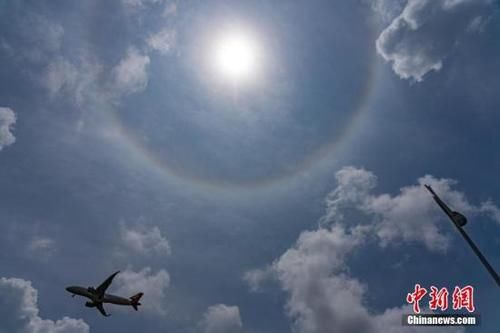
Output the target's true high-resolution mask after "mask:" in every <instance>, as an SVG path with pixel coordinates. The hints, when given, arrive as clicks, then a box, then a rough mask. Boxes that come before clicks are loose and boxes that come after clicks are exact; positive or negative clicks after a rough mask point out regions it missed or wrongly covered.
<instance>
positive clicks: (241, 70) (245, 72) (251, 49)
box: [214, 32, 257, 81]
mask: <svg viewBox="0 0 500 333" xmlns="http://www.w3.org/2000/svg"><path fill="white" fill-rule="evenodd" d="M256 62H257V47H256V45H255V42H254V41H253V39H252V38H250V37H249V36H248V35H246V34H244V33H241V32H234V33H230V34H227V35H225V36H223V37H222V38H221V39H220V40H219V41H218V42H217V44H216V45H215V49H214V64H215V67H216V69H217V71H218V72H219V73H220V74H222V75H224V76H226V77H227V78H229V79H232V80H234V81H240V80H243V79H247V78H248V77H249V76H250V75H251V74H252V73H253V72H254V70H255V67H256Z"/></svg>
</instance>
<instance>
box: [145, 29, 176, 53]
mask: <svg viewBox="0 0 500 333" xmlns="http://www.w3.org/2000/svg"><path fill="white" fill-rule="evenodd" d="M175 41H176V33H175V31H174V30H172V29H169V28H165V29H162V30H160V31H158V32H157V33H155V34H153V35H151V36H149V38H148V39H147V44H148V46H149V47H150V48H151V49H153V50H156V51H158V52H160V53H161V54H163V55H165V54H168V53H169V52H170V51H171V50H172V48H173V47H174V46H175Z"/></svg>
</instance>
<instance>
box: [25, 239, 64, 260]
mask: <svg viewBox="0 0 500 333" xmlns="http://www.w3.org/2000/svg"><path fill="white" fill-rule="evenodd" d="M56 250H57V249H56V243H55V241H54V240H53V239H51V238H48V237H41V236H36V237H33V239H31V241H30V243H29V245H28V252H29V254H30V255H31V256H35V257H36V258H37V259H41V258H44V259H46V258H48V257H50V256H52V255H53V254H54V253H55V252H56Z"/></svg>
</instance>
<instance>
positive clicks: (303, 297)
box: [272, 224, 463, 333]
mask: <svg viewBox="0 0 500 333" xmlns="http://www.w3.org/2000/svg"><path fill="white" fill-rule="evenodd" d="M367 237H368V229H366V228H364V227H360V226H356V227H355V228H353V229H350V230H348V229H347V228H346V227H345V226H341V225H339V224H336V225H334V226H332V227H331V229H325V228H320V229H318V230H315V231H304V232H302V234H301V235H300V236H299V239H298V240H297V242H296V243H295V245H294V246H293V247H291V248H290V249H288V250H287V251H286V252H285V253H284V254H283V255H282V256H281V257H280V258H279V259H278V260H276V261H275V262H274V263H273V264H272V269H273V272H274V276H275V278H276V279H277V280H278V281H279V283H280V285H281V287H282V289H283V290H284V291H285V292H286V293H287V294H288V301H287V304H286V311H287V315H288V316H289V317H290V318H291V320H292V325H293V331H294V332H297V333H324V332H343V333H351V332H353V333H354V332H364V333H386V332H391V333H398V332H423V331H425V332H427V331H428V330H426V329H427V328H426V329H424V330H422V328H415V329H413V328H412V329H408V328H407V327H403V326H402V325H401V318H402V314H403V313H411V311H410V310H408V309H407V308H391V309H387V310H386V311H385V312H383V313H381V314H374V313H372V312H371V311H370V310H369V309H368V308H367V307H366V305H365V302H366V300H365V295H366V292H367V289H368V288H367V286H365V285H363V284H362V283H360V282H359V281H358V280H357V279H355V278H353V277H351V276H350V275H349V273H348V272H349V270H348V267H346V266H345V261H346V259H347V257H348V256H349V255H350V254H351V253H352V252H353V251H354V250H355V249H357V248H359V247H360V246H361V245H362V244H363V243H364V242H365V241H366V239H367ZM441 331H442V332H463V329H462V328H458V329H455V328H450V329H448V330H446V329H445V330H441V329H440V330H439V332H441ZM431 332H438V330H431Z"/></svg>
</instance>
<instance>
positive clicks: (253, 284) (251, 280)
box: [243, 266, 274, 291]
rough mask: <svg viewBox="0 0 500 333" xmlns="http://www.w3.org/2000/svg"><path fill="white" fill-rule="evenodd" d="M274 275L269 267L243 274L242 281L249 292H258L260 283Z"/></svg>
mask: <svg viewBox="0 0 500 333" xmlns="http://www.w3.org/2000/svg"><path fill="white" fill-rule="evenodd" d="M273 274H274V271H273V268H272V267H271V266H269V267H266V268H264V269H252V270H249V271H246V272H245V273H244V274H243V280H244V281H245V282H246V283H247V284H248V286H249V287H250V290H251V291H259V290H260V287H261V285H262V283H263V282H264V281H266V280H268V279H270V278H271V277H272V276H273Z"/></svg>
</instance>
